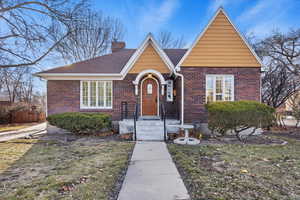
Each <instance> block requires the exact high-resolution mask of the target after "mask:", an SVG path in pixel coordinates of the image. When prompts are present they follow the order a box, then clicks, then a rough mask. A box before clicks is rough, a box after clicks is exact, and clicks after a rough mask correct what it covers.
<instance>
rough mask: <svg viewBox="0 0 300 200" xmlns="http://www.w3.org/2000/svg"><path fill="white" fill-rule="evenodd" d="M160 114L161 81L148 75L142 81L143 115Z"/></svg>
mask: <svg viewBox="0 0 300 200" xmlns="http://www.w3.org/2000/svg"><path fill="white" fill-rule="evenodd" d="M158 114H159V83H158V81H157V80H156V79H155V78H154V77H152V76H150V77H149V76H147V77H145V78H144V79H143V80H142V81H141V115H143V116H145V115H148V116H156V115H158Z"/></svg>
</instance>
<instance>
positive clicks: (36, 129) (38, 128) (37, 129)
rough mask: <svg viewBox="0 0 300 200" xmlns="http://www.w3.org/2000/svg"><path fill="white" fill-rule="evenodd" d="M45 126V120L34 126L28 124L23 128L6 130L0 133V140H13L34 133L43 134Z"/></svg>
mask: <svg viewBox="0 0 300 200" xmlns="http://www.w3.org/2000/svg"><path fill="white" fill-rule="evenodd" d="M46 128H47V122H44V123H41V124H37V125H34V126H30V127H27V128H23V129H20V130H17V131H7V132H1V133H0V142H3V141H7V140H13V139H17V138H21V137H26V136H29V135H35V134H44V133H46Z"/></svg>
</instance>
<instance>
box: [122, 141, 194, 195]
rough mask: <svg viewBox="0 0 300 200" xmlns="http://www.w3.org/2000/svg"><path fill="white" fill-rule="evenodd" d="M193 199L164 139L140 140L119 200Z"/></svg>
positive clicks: (135, 148)
mask: <svg viewBox="0 0 300 200" xmlns="http://www.w3.org/2000/svg"><path fill="white" fill-rule="evenodd" d="M141 199H143V200H162V199H163V200H176V199H180V200H185V199H190V198H189V195H188V192H187V190H186V188H185V186H184V184H183V181H182V179H181V177H180V175H179V173H178V171H177V169H176V167H175V164H174V163H173V161H172V158H171V156H170V154H169V152H168V149H167V147H166V144H165V143H164V142H137V143H136V145H135V147H134V151H133V155H132V158H131V162H130V165H129V167H128V170H127V174H126V176H125V180H124V182H123V185H122V189H121V191H120V194H119V197H118V200H141Z"/></svg>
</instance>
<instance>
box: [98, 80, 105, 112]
mask: <svg viewBox="0 0 300 200" xmlns="http://www.w3.org/2000/svg"><path fill="white" fill-rule="evenodd" d="M104 84H105V82H104V81H99V82H98V106H99V107H104V89H105V85H104Z"/></svg>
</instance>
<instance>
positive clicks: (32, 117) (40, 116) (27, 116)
mask: <svg viewBox="0 0 300 200" xmlns="http://www.w3.org/2000/svg"><path fill="white" fill-rule="evenodd" d="M45 120H46V115H45V113H43V112H37V111H27V110H25V111H17V112H13V113H12V114H11V123H30V122H43V121H45Z"/></svg>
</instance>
